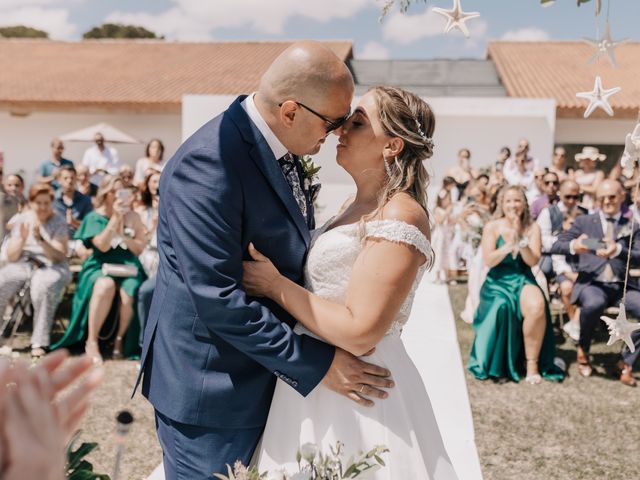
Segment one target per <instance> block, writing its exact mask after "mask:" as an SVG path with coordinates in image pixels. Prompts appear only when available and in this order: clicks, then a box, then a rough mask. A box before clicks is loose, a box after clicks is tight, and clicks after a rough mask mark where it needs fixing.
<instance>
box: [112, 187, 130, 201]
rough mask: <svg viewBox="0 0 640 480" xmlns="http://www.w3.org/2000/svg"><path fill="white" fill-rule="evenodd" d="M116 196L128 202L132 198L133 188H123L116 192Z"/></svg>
mask: <svg viewBox="0 0 640 480" xmlns="http://www.w3.org/2000/svg"><path fill="white" fill-rule="evenodd" d="M116 198H117V199H118V200H122V201H123V202H125V203H127V202H128V201H129V200H130V199H131V190H129V189H128V188H121V189H120V190H118V191H117V192H116Z"/></svg>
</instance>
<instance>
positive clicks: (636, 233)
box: [552, 180, 640, 387]
mask: <svg viewBox="0 0 640 480" xmlns="http://www.w3.org/2000/svg"><path fill="white" fill-rule="evenodd" d="M596 201H597V204H598V207H599V209H600V210H599V211H598V212H597V213H594V214H591V215H583V216H580V217H578V218H577V219H576V221H575V222H574V224H573V226H572V227H571V229H570V230H569V231H567V232H563V233H561V234H560V236H559V237H558V241H557V242H556V243H555V244H554V245H553V248H552V253H557V254H562V255H569V254H571V255H573V254H576V255H578V256H579V258H580V260H579V261H580V263H579V273H578V278H577V280H576V283H575V285H574V288H573V294H572V297H571V301H572V303H574V304H577V305H579V306H580V341H579V344H578V352H577V360H578V371H579V372H580V374H581V375H582V376H583V377H589V376H591V374H592V372H593V368H592V366H591V363H590V361H589V351H590V347H591V341H592V338H593V333H594V330H595V328H596V325H597V324H598V323H599V322H600V316H601V315H602V314H603V313H604V311H605V309H606V308H607V307H610V306H612V305H616V304H617V303H618V302H620V300H621V299H622V295H623V285H624V279H625V275H626V266H627V256H628V255H631V267H637V266H638V265H640V230H639V229H638V228H634V229H633V235H632V236H633V244H632V245H631V248H629V236H630V233H631V220H629V219H628V218H626V217H624V216H622V214H621V210H620V207H621V206H622V202H623V201H624V190H623V189H622V186H621V185H620V183H618V182H617V181H614V180H604V181H603V182H602V183H601V184H600V185H599V186H598V188H597V190H596ZM588 238H591V239H593V238H596V239H601V240H602V241H603V242H604V244H605V246H604V248H599V249H597V250H595V251H594V250H593V249H592V248H590V246H589V245H588V243H589V242H586V240H587V239H588ZM627 288H628V289H627V296H626V299H625V305H626V309H627V312H628V313H629V315H630V316H631V317H635V318H640V288H639V286H638V285H637V283H636V282H629V285H628V287H627ZM632 339H633V342H634V344H635V346H636V351H635V353H633V354H632V353H631V352H630V351H629V349H628V348H626V347H625V349H624V350H623V351H622V356H621V359H620V360H619V362H618V364H617V369H618V371H619V373H620V381H621V382H622V383H624V384H625V385H629V386H633V387H635V386H636V384H637V382H636V380H635V379H634V378H633V376H632V374H631V370H632V367H633V364H634V363H635V361H636V360H637V358H638V355H639V354H640V331H636V332H634V334H632Z"/></svg>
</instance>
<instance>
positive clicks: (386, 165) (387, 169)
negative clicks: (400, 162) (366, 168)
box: [382, 159, 391, 178]
mask: <svg viewBox="0 0 640 480" xmlns="http://www.w3.org/2000/svg"><path fill="white" fill-rule="evenodd" d="M382 161H383V162H384V169H385V170H386V172H387V177H389V178H391V166H390V165H389V162H387V161H386V160H385V159H383V160H382Z"/></svg>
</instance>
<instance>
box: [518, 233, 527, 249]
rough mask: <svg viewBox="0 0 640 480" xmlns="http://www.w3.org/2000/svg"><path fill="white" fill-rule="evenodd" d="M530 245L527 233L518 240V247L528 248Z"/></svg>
mask: <svg viewBox="0 0 640 480" xmlns="http://www.w3.org/2000/svg"><path fill="white" fill-rule="evenodd" d="M528 246H529V237H527V236H526V235H525V236H523V237H522V238H521V239H520V241H519V242H518V247H519V248H521V249H522V248H527V247H528Z"/></svg>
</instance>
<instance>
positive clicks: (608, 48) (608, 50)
mask: <svg viewBox="0 0 640 480" xmlns="http://www.w3.org/2000/svg"><path fill="white" fill-rule="evenodd" d="M583 40H584V41H585V42H587V43H588V44H589V45H591V46H592V47H593V48H595V49H596V53H594V54H593V57H591V59H590V60H589V61H588V62H587V63H593V62H594V61H595V60H597V59H598V58H600V56H601V55H606V56H607V58H608V59H609V62H610V63H611V65H612V66H613V67H617V66H618V63H617V62H616V47H617V46H618V45H622V44H623V43H626V42H628V41H629V39H628V38H624V39H622V40H618V41H615V40H613V38H611V24H610V23H609V21H608V20H607V25H606V27H605V30H604V36H603V37H602V38H600V39H598V40H594V39H592V38H583Z"/></svg>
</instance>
